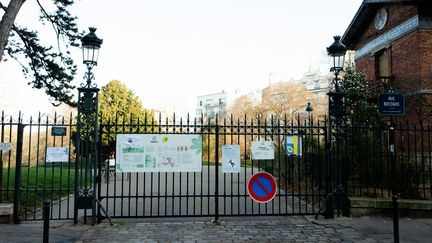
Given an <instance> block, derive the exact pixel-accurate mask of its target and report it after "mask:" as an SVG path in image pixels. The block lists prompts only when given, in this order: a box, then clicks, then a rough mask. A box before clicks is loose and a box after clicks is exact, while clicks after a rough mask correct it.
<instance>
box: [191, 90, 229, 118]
mask: <svg viewBox="0 0 432 243" xmlns="http://www.w3.org/2000/svg"><path fill="white" fill-rule="evenodd" d="M226 107H227V93H226V92H225V91H222V92H220V93H215V94H209V95H202V96H198V97H197V108H196V117H197V118H200V117H201V116H202V117H204V118H211V119H214V118H215V117H216V115H218V116H219V117H221V116H224V115H225V112H226Z"/></svg>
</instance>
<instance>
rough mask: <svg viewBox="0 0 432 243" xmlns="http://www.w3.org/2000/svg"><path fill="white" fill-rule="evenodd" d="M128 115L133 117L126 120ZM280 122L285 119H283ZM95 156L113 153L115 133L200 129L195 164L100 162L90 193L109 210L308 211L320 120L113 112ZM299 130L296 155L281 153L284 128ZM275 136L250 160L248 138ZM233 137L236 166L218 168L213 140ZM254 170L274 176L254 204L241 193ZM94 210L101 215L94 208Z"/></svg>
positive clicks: (315, 192)
mask: <svg viewBox="0 0 432 243" xmlns="http://www.w3.org/2000/svg"><path fill="white" fill-rule="evenodd" d="M132 121H134V122H132ZM284 124H286V125H284ZM100 131H101V132H100V140H101V144H102V149H101V151H102V154H101V158H102V159H103V161H106V162H107V163H109V161H110V159H111V161H113V158H114V157H115V151H114V150H113V148H115V146H114V145H115V142H116V141H115V139H116V135H117V134H129V133H130V134H200V135H202V137H203V145H202V147H203V155H202V157H203V158H202V160H203V166H202V172H157V173H115V172H114V170H113V169H112V168H113V166H112V167H111V169H110V166H109V165H108V166H107V165H104V166H101V168H102V169H101V171H100V173H101V174H103V175H102V176H101V177H102V178H104V180H102V183H100V184H99V185H98V198H99V200H100V201H101V202H102V205H103V206H104V207H105V209H107V211H108V213H109V214H110V216H111V217H128V218H129V217H181V216H194V217H197V216H207V217H215V219H216V220H217V219H218V218H219V216H237V215H239V216H246V215H304V214H315V213H316V212H317V208H318V207H319V205H320V204H321V203H322V200H323V198H324V197H325V194H326V192H325V188H326V187H325V184H324V183H325V180H324V179H325V177H324V175H325V168H326V166H325V164H324V163H325V161H326V160H325V157H324V154H325V151H324V148H325V146H324V141H325V132H326V124H325V123H317V124H313V122H311V124H309V126H306V121H301V122H295V121H293V120H292V121H289V120H287V119H285V120H280V121H276V120H275V119H270V120H268V119H267V120H266V119H261V118H256V119H249V118H247V117H243V118H241V119H240V118H234V117H233V116H231V117H225V118H223V119H220V120H219V119H218V118H217V117H216V118H215V119H207V120H204V119H202V118H201V119H193V120H191V119H190V118H189V117H187V118H186V119H182V118H180V120H176V119H175V116H174V117H173V120H171V121H169V120H168V118H166V119H162V117H161V116H159V119H158V120H157V121H156V120H155V119H153V118H149V119H147V117H145V118H144V119H143V120H139V119H133V118H131V117H127V118H125V117H120V116H116V117H114V119H112V120H110V122H109V124H101V126H100ZM293 134H298V135H301V137H302V138H303V141H304V142H303V149H304V151H303V156H302V157H293V156H287V155H286V152H285V136H286V135H293ZM264 140H267V141H268V140H272V141H274V142H275V159H274V160H263V161H261V160H251V148H250V147H251V141H264ZM223 144H239V145H240V147H241V172H240V173H238V174H223V173H222V170H221V166H220V161H221V159H220V158H221V146H222V145H223ZM258 171H267V172H269V173H270V174H273V176H275V177H276V178H277V183H278V185H277V186H278V191H277V195H276V197H275V198H274V199H273V201H272V202H269V203H267V204H259V203H257V202H255V201H253V200H252V199H251V198H250V197H249V195H248V194H247V182H248V179H249V178H250V177H251V176H252V175H253V174H254V173H256V172H258ZM99 218H100V219H102V218H103V217H102V216H101V215H99Z"/></svg>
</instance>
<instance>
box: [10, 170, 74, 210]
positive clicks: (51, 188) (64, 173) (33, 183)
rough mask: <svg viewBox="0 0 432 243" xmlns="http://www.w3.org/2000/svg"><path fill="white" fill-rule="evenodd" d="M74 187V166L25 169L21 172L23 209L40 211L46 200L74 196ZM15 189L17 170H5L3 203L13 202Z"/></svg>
mask: <svg viewBox="0 0 432 243" xmlns="http://www.w3.org/2000/svg"><path fill="white" fill-rule="evenodd" d="M8 175H9V176H8ZM74 185H75V165H74V164H67V163H65V164H63V165H61V166H58V165H57V164H53V165H48V166H46V167H44V166H39V167H23V168H22V171H21V208H22V209H23V210H24V211H26V212H27V211H31V210H34V209H38V208H40V207H42V205H43V201H44V200H45V199H49V200H51V201H56V200H58V199H60V198H61V197H63V196H66V195H69V194H72V193H73V191H74ZM14 189H15V168H10V169H9V170H7V169H4V170H3V202H13V200H14Z"/></svg>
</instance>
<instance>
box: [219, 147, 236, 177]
mask: <svg viewBox="0 0 432 243" xmlns="http://www.w3.org/2000/svg"><path fill="white" fill-rule="evenodd" d="M222 173H240V145H238V144H237V145H226V144H224V145H222Z"/></svg>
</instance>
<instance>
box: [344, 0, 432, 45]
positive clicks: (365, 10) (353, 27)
mask: <svg viewBox="0 0 432 243" xmlns="http://www.w3.org/2000/svg"><path fill="white" fill-rule="evenodd" d="M427 1H428V0H364V1H363V2H362V4H361V5H360V8H359V9H358V10H357V13H356V14H355V16H354V18H353V20H352V21H351V23H350V24H349V26H348V28H347V30H346V31H345V33H344V35H343V36H342V40H341V41H342V43H343V44H345V45H346V47H347V48H348V49H349V50H352V49H354V46H355V45H356V44H357V42H358V41H359V38H361V36H362V35H361V32H362V31H363V30H364V29H365V28H366V27H367V24H368V23H369V21H367V20H368V19H371V18H374V17H375V15H376V13H377V11H378V9H379V8H380V7H381V6H382V5H389V4H407V5H418V4H420V3H426V2H427Z"/></svg>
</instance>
